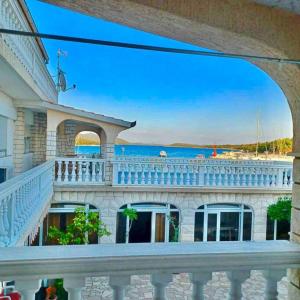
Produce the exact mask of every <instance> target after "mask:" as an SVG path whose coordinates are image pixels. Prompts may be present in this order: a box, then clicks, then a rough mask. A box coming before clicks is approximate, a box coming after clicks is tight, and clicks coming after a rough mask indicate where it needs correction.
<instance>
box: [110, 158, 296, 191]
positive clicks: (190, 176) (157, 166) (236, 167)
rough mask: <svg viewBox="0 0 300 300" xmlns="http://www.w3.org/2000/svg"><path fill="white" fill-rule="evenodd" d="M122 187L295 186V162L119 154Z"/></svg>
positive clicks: (116, 164)
mask: <svg viewBox="0 0 300 300" xmlns="http://www.w3.org/2000/svg"><path fill="white" fill-rule="evenodd" d="M112 164H113V184H114V185H121V186H128V185H132V186H164V187H220V188H232V187H238V188H276V189H277V188H279V189H286V188H291V186H292V163H290V162H281V161H280V162H278V161H256V160H226V159H181V158H152V157H150V158H149V157H128V156H120V157H117V158H116V159H115V160H114V161H113V162H112Z"/></svg>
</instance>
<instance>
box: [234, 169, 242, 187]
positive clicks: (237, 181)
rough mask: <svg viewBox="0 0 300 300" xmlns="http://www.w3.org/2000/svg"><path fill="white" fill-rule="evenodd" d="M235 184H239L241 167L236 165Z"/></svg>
mask: <svg viewBox="0 0 300 300" xmlns="http://www.w3.org/2000/svg"><path fill="white" fill-rule="evenodd" d="M235 186H241V168H239V167H236V181H235Z"/></svg>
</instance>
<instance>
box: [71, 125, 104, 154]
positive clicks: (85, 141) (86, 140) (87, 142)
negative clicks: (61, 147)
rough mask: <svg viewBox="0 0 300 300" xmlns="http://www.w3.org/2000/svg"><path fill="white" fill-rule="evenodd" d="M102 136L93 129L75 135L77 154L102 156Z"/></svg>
mask: <svg viewBox="0 0 300 300" xmlns="http://www.w3.org/2000/svg"><path fill="white" fill-rule="evenodd" d="M100 145H101V140H100V136H99V135H98V134H97V133H95V132H93V131H80V132H79V133H78V134H77V135H76V137H75V154H76V155H77V156H79V157H81V156H84V157H92V158H96V157H100V155H101V146H100Z"/></svg>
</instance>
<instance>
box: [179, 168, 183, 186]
mask: <svg viewBox="0 0 300 300" xmlns="http://www.w3.org/2000/svg"><path fill="white" fill-rule="evenodd" d="M178 171H179V182H178V185H182V184H183V167H182V166H178Z"/></svg>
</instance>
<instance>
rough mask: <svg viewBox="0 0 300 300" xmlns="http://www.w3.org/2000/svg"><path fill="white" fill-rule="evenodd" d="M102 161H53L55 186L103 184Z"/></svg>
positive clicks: (89, 159) (58, 159) (77, 159)
mask: <svg viewBox="0 0 300 300" xmlns="http://www.w3.org/2000/svg"><path fill="white" fill-rule="evenodd" d="M104 162H105V160H103V159H93V158H66V157H58V158H56V160H55V181H56V183H57V184H104V171H105V167H104Z"/></svg>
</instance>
